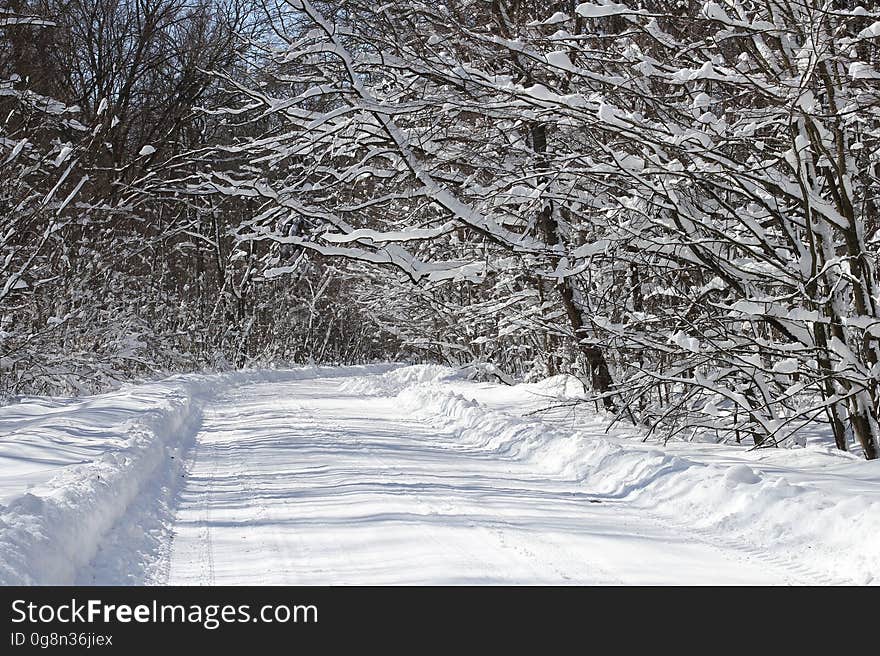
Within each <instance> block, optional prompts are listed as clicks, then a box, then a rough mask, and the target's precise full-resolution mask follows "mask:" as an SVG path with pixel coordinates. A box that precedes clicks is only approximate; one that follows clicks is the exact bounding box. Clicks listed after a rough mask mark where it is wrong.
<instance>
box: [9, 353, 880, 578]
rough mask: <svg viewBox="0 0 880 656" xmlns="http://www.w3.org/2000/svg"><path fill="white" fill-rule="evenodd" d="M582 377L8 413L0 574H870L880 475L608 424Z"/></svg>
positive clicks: (400, 373) (300, 383)
mask: <svg viewBox="0 0 880 656" xmlns="http://www.w3.org/2000/svg"><path fill="white" fill-rule="evenodd" d="M582 395H583V388H582V387H581V385H580V383H579V382H578V381H577V380H576V379H574V378H571V377H557V378H553V379H549V380H547V381H544V382H542V383H538V384H531V385H515V386H503V385H494V384H488V383H478V382H473V381H469V380H467V378H466V376H465V375H464V374H463V373H461V372H456V371H453V370H451V369H448V368H444V367H438V366H414V367H392V366H390V365H389V366H374V367H348V368H303V369H293V370H284V371H251V372H242V373H235V374H221V375H199V376H195V375H193V376H176V377H173V378H170V379H167V380H164V381H160V382H156V383H150V384H144V385H132V386H129V387H127V388H124V389H122V390H120V391H118V392H114V393H110V394H105V395H101V396H95V397H89V398H84V399H45V398H40V399H26V400H23V401H22V402H20V403H18V404H15V405H11V406H7V407H5V408H0V503H2V504H3V505H0V583H4V584H51V583H56V584H65V583H80V584H92V583H94V584H129V583H131V584H139V583H147V584H162V583H172V584H292V585H297V584H420V583H437V584H442V583H447V584H468V583H477V584H482V583H486V584H496V583H514V584H539V583H572V584H586V583H634V584H663V583H669V584H708V583H711V584H725V583H759V584H760V583H766V584H815V583H852V582H856V583H872V582H877V581H880V468H878V466H877V464H876V463H867V462H863V461H861V460H859V459H858V458H856V457H855V456H850V455H848V454H842V453H837V452H834V451H831V450H829V449H827V448H826V447H825V446H823V445H819V446H812V447H811V446H810V445H809V443H808V447H807V448H804V449H786V450H775V449H774V450H766V449H765V450H760V451H750V450H748V449H745V448H735V447H730V446H717V445H708V444H688V443H678V444H672V445H669V446H667V447H665V448H660V447H658V446H657V445H656V444H654V445H652V444H650V443H648V444H644V443H642V442H641V439H640V437H639V435H638V434H636V433H635V432H634V431H632V430H631V431H629V432H627V431H625V430H621V431H618V432H612V433H606V432H605V422H606V418H605V417H602V416H600V415H598V414H596V411H595V409H594V408H593V407H592V406H591V405H588V404H580V405H570V404H567V405H565V406H564V407H560V408H559V409H557V410H555V411H552V412H549V413H540V414H538V415H534V414H531V413H532V411H534V410H538V409H540V408H543V407H546V406H548V405H552V404H554V403H558V402H559V401H566V400H569V401H572V400H577V399H578V398H580V397H581V396H582Z"/></svg>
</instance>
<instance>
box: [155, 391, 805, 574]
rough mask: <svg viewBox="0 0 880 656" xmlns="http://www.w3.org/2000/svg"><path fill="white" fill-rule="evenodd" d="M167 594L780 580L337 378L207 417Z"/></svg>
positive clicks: (192, 462)
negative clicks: (268, 588)
mask: <svg viewBox="0 0 880 656" xmlns="http://www.w3.org/2000/svg"><path fill="white" fill-rule="evenodd" d="M167 582H168V583H171V584H291V585H302V584H506V583H509V584H553V583H563V584H569V583H571V584H590V583H597V584H598V583H637V584H700V583H712V584H724V583H754V584H770V583H786V582H791V580H790V578H789V577H788V575H787V574H786V573H785V571H784V570H781V569H780V568H779V567H776V566H773V565H772V564H766V563H763V562H762V561H761V560H760V559H757V558H747V557H743V555H742V554H741V553H739V552H736V551H733V550H725V549H723V548H720V547H719V546H717V545H714V544H708V543H706V542H704V541H701V540H700V539H698V538H696V537H695V535H694V534H691V533H689V532H687V531H682V530H681V529H680V528H673V527H672V526H671V525H670V524H669V523H667V522H664V521H661V520H658V519H656V518H655V517H653V516H651V515H650V514H648V513H647V512H646V511H645V510H644V509H643V508H639V507H636V506H634V505H632V504H631V503H630V502H629V501H628V500H627V499H626V498H625V497H623V498H622V497H620V496H618V495H609V494H605V495H603V494H599V493H593V492H591V490H590V485H589V481H587V482H586V483H584V482H583V481H575V480H572V479H571V478H570V477H569V478H567V477H566V476H564V475H562V474H561V473H558V474H547V473H542V472H539V471H535V468H534V467H533V466H532V465H531V464H530V463H529V461H527V460H523V459H519V458H516V457H513V456H505V455H504V454H503V453H499V452H498V450H497V449H496V450H493V449H487V448H485V447H484V446H479V445H473V444H469V443H463V442H462V441H461V440H460V436H458V435H456V434H455V433H454V432H453V431H451V430H450V429H449V427H448V425H447V424H444V423H443V422H442V421H432V420H431V419H430V418H429V417H426V416H415V415H414V413H413V412H412V409H411V408H408V407H406V406H404V405H402V404H401V402H400V400H399V399H398V398H396V397H394V396H386V397H383V396H364V395H361V394H358V393H356V392H352V391H346V385H345V384H344V381H341V380H340V379H339V378H323V379H315V380H298V381H292V382H272V383H259V384H250V385H245V386H241V387H238V388H234V389H232V390H229V391H228V392H226V394H225V395H224V396H222V397H221V398H219V399H217V400H215V401H214V402H213V403H211V404H209V405H207V406H206V407H205V408H204V411H203V420H202V425H201V430H200V431H199V433H198V434H197V436H196V440H195V444H194V446H193V447H192V449H191V451H190V454H189V463H188V474H187V480H186V482H185V484H184V486H183V489H182V491H181V494H180V498H179V505H178V509H177V512H176V518H175V522H174V526H173V540H172V542H171V556H170V567H169V574H168V581H167Z"/></svg>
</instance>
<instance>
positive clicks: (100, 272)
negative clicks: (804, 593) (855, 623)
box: [0, 0, 880, 458]
mask: <svg viewBox="0 0 880 656" xmlns="http://www.w3.org/2000/svg"><path fill="white" fill-rule="evenodd" d="M55 4H57V7H56V6H53V3H52V2H49V1H48V0H43V1H42V2H37V1H36V0H35V1H33V2H24V1H23V2H21V3H19V5H20V6H16V7H12V10H13V12H14V13H9V12H7V14H6V16H7V18H5V19H3V20H5V22H4V24H3V26H2V29H3V48H4V49H5V50H4V52H3V60H2V61H3V69H2V71H0V76H2V79H3V80H4V82H3V85H4V86H3V89H4V91H3V92H2V95H0V103H2V104H3V115H4V117H8V118H6V123H5V124H4V128H3V130H4V131H3V135H2V137H3V141H2V143H0V148H2V149H3V150H2V153H0V159H2V161H4V163H3V164H2V167H3V171H2V172H0V176H2V180H0V184H2V194H3V196H2V200H0V203H3V205H4V207H9V208H10V210H9V211H8V212H4V213H3V219H2V220H3V227H2V228H3V229H2V236H0V238H2V239H3V240H4V241H3V242H2V243H0V247H2V248H3V255H4V258H5V259H4V260H3V261H4V265H3V266H4V269H3V274H4V276H6V280H7V282H6V285H5V287H4V292H3V297H2V298H0V304H2V305H0V308H2V311H3V313H4V314H3V321H4V327H3V330H4V333H3V341H2V342H0V348H2V356H3V361H2V368H3V374H2V375H3V376H4V379H5V380H7V381H12V383H9V382H8V383H6V385H5V389H7V390H16V389H28V390H30V389H38V388H39V387H38V386H39V385H49V384H50V383H48V382H46V381H56V382H57V380H58V379H59V378H58V371H59V370H60V369H63V368H65V367H67V368H70V369H75V368H76V367H80V369H78V370H77V371H76V372H74V373H76V374H77V375H76V376H74V377H72V378H71V379H72V380H73V379H75V380H82V379H83V376H82V375H81V374H82V371H85V370H88V371H90V372H96V371H99V370H102V367H116V368H119V369H121V370H130V369H131V368H132V367H133V365H135V364H137V365H139V366H142V367H158V366H164V367H175V366H178V367H179V366H195V365H197V364H203V363H209V362H216V361H218V359H220V360H222V361H224V362H227V363H231V364H235V365H241V364H245V363H247V362H250V361H252V360H253V359H255V358H265V359H266V360H272V359H292V360H296V359H299V360H305V359H308V358H313V359H316V360H318V359H320V360H326V361H357V360H365V359H370V358H393V357H399V356H400V354H401V353H405V354H409V355H408V357H425V358H430V359H433V360H439V361H442V362H447V363H452V364H477V365H479V366H480V367H481V368H482V369H483V370H484V371H487V372H489V373H491V374H493V375H495V376H497V377H498V378H500V379H501V380H505V381H509V380H513V379H516V378H536V377H541V376H546V375H552V374H556V373H571V374H575V375H578V376H580V377H581V378H582V379H583V380H584V381H585V382H586V384H587V386H588V387H589V388H590V389H592V391H593V393H594V396H595V400H596V403H597V405H598V404H601V405H602V406H603V407H604V409H605V411H607V412H608V413H609V416H610V417H611V418H612V419H613V420H620V421H628V422H633V423H635V424H638V425H641V426H644V427H646V429H647V430H648V431H649V432H650V433H652V434H655V435H658V436H661V437H663V438H669V437H672V436H677V437H684V438H686V439H691V438H700V439H705V438H707V437H708V438H710V439H717V440H725V441H736V442H746V443H749V444H756V445H772V444H778V443H783V444H784V443H790V442H793V441H798V440H800V439H801V437H800V435H802V434H803V433H802V429H803V428H804V427H806V426H818V427H821V426H824V427H825V428H826V429H827V430H828V431H829V433H830V434H831V435H833V437H834V440H835V442H836V444H837V446H838V447H839V448H841V449H848V448H853V447H855V448H857V449H858V450H860V451H861V452H863V453H864V454H865V456H866V457H868V458H876V457H877V455H878V437H880V422H878V416H880V388H878V378H880V362H878V357H880V344H878V339H880V315H878V307H877V306H878V302H880V296H878V287H877V281H876V265H877V247H876V243H877V229H878V174H880V161H878V159H880V156H878V149H880V117H878V107H880V104H878V92H880V8H878V7H877V6H875V3H861V4H859V3H853V2H846V1H843V0H838V1H820V0H815V1H814V0H770V1H763V2H751V1H748V0H742V1H733V0H724V1H719V2H687V1H683V0H641V1H639V2H622V3H618V2H610V1H607V0H595V1H593V2H572V1H570V0H568V1H560V2H552V1H551V2H548V1H546V0H544V1H538V0H437V1H432V2H419V1H416V0H399V1H397V2H394V3H386V4H384V5H381V6H379V5H378V4H377V3H374V2H367V1H366V0H335V1H326V2H322V1H318V0H314V1H313V2H310V1H308V0H276V1H274V2H266V1H264V2H259V3H258V2H247V3H246V2H245V0H236V1H234V2H233V0H228V1H226V2H223V1H220V0H216V1H212V2H209V1H208V0H204V1H203V2H196V1H194V0H79V1H78V2H61V0H58V1H57V3H55ZM150 11H153V12H154V13H155V18H154V19H152V22H151V21H146V20H143V19H141V18H140V17H142V16H146V15H148V14H149V12H150ZM65 12H66V13H65ZM112 12H117V13H113V14H112V16H113V17H114V18H113V19H112V20H107V19H106V17H105V18H101V17H102V16H109V15H111V13H112ZM27 17H30V18H27ZM126 17H127V18H126ZM163 17H164V18H163ZM50 19H51V20H54V21H56V23H57V26H54V27H53V26H47V25H45V24H41V23H42V22H45V21H47V20H50ZM126 20H128V21H129V23H128V25H129V27H128V28H123V27H122V26H124V25H125V24H126V22H125V21H126ZM27 21H31V22H30V23H28V22H27ZM87 25H93V26H94V27H93V28H89V29H86V28H85V26H87ZM62 26H63V27H62ZM108 26H112V28H108ZM107 29H109V30H110V31H109V32H108V33H107V34H106V35H105V36H102V38H100V39H97V38H96V35H97V34H104V32H102V30H107ZM22 35H23V36H22ZM114 35H115V36H114ZM111 37H112V38H117V39H119V42H118V44H117V45H115V46H112V45H107V44H108V43H110V42H112V38H111ZM99 44H100V45H99ZM123 44H125V45H123ZM100 48H106V50H107V54H106V55H101V56H97V53H98V52H99V50H100ZM49 53H51V56H49ZM87 54H89V55H91V56H86V55H87ZM120 57H121V58H122V59H120ZM110 61H112V62H113V63H108V62H110ZM29 67H30V68H29ZM102 67H106V68H107V70H106V71H102ZM16 76H17V77H16ZM74 105H75V106H76V107H75V108H74V107H73V106H74ZM25 138H26V139H27V141H26V142H24V143H25V145H23V146H22V145H20V144H21V143H22V139H25ZM16 149H17V150H16ZM13 153H14V154H13ZM82 180H85V182H81V181H82ZM53 190H54V191H53ZM135 345H140V346H137V347H136V346H135ZM126 349H128V350H126ZM40 367H42V369H40ZM134 368H135V369H136V368H137V367H134ZM90 375H91V374H90ZM16 385H18V386H19V387H18V388H17V387H15V386H16ZM22 385H24V386H25V387H23V388H22V387H21V386H22Z"/></svg>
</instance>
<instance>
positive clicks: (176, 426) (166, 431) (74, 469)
mask: <svg viewBox="0 0 880 656" xmlns="http://www.w3.org/2000/svg"><path fill="white" fill-rule="evenodd" d="M389 368H390V366H387V365H382V366H372V367H343V368H328V367H313V368H303V369H292V370H278V371H245V372H234V373H228V374H219V375H181V376H174V377H172V378H169V379H166V380H163V381H160V382H156V383H148V384H144V385H129V386H125V387H123V388H122V389H120V390H119V391H117V392H112V393H110V394H103V395H100V396H96V397H90V398H86V399H84V400H77V401H76V402H69V403H67V402H62V401H59V402H57V403H52V402H49V401H44V402H43V403H42V406H43V407H44V408H45V409H48V410H49V411H48V412H43V413H42V414H40V413H36V412H35V411H34V410H33V408H32V407H30V408H27V407H26V408H25V409H23V410H22V409H17V408H16V407H15V406H8V407H7V408H4V409H3V412H2V413H0V426H2V428H3V435H2V441H3V444H4V446H6V447H10V448H11V449H12V450H13V451H14V449H15V446H16V437H17V436H20V435H22V434H23V432H24V431H27V433H28V435H27V437H28V442H29V443H28V453H30V452H39V453H41V457H42V455H43V452H42V451H40V450H39V447H40V446H41V445H40V444H39V443H35V441H36V440H37V439H38V438H39V440H42V441H43V442H44V443H45V445H46V448H45V449H44V450H43V451H50V450H52V449H54V450H55V451H63V450H64V447H65V446H66V445H71V444H75V443H77V441H78V440H79V441H80V442H81V441H82V438H81V436H80V435H79V433H80V432H82V431H83V430H84V428H83V427H87V429H88V448H89V450H90V451H92V452H94V453H95V454H96V455H95V456H94V457H92V458H91V459H89V460H88V461H87V462H82V463H80V464H65V465H63V466H57V467H55V468H51V467H49V468H47V469H45V470H44V471H45V472H48V474H45V475H46V476H47V480H42V481H37V482H36V483H35V484H34V485H33V487H32V488H31V489H30V490H29V491H27V492H24V493H23V494H18V495H17V496H13V497H12V498H11V500H9V501H8V503H7V504H6V505H0V584H2V585H41V584H55V585H59V584H71V583H73V582H74V581H76V580H77V575H78V573H79V572H80V570H82V569H83V568H85V567H86V566H87V565H88V564H89V563H90V561H91V560H92V559H93V558H94V556H95V554H96V553H97V551H98V549H99V547H100V545H101V544H102V541H103V540H104V537H105V536H106V535H107V533H108V532H109V531H111V529H112V528H113V527H114V525H116V524H117V523H118V522H120V521H121V520H123V519H124V518H125V516H126V513H127V512H128V509H129V507H130V506H131V505H132V504H133V503H134V502H135V500H136V499H138V497H139V495H141V494H148V495H153V496H155V497H156V499H155V502H156V503H162V502H170V500H171V498H172V497H173V496H174V494H175V492H176V490H175V485H174V481H175V480H179V470H180V468H181V466H182V465H181V463H182V460H183V455H184V454H185V452H186V450H187V449H188V447H189V446H190V445H191V443H192V441H193V439H194V437H195V435H196V433H197V431H198V428H199V425H200V423H201V408H202V406H203V404H204V403H205V402H206V401H207V400H208V399H210V398H212V397H214V396H215V395H217V394H218V393H219V392H221V391H222V390H224V389H228V388H230V387H232V386H236V385H240V384H243V383H249V382H272V381H283V380H297V379H308V378H317V377H332V376H351V375H352V374H355V375H357V374H377V373H382V372H385V371H387V370H388V369H389ZM33 405H34V404H33V402H30V403H29V404H25V406H33ZM17 427H18V428H19V429H20V430H17ZM21 441H22V443H24V442H25V440H24V439H22V440H21ZM8 451H9V449H7V454H6V455H5V456H4V467H6V468H11V467H14V465H9V464H5V463H11V462H13V463H14V462H15V461H16V460H15V458H14V455H15V454H14V453H12V454H10V453H8ZM83 452H84V451H82V450H80V451H77V453H78V454H81V453H83ZM28 453H22V454H19V456H20V458H19V460H21V461H23V462H24V461H27V460H28V457H27V456H28ZM43 460H45V458H43ZM13 473H14V472H13ZM4 480H7V481H13V480H15V476H6V477H5V478H4Z"/></svg>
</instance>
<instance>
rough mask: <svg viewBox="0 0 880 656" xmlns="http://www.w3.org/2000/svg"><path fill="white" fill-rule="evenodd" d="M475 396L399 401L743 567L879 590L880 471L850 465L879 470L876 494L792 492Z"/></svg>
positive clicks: (754, 476)
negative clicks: (749, 561)
mask: <svg viewBox="0 0 880 656" xmlns="http://www.w3.org/2000/svg"><path fill="white" fill-rule="evenodd" d="M540 387H543V388H544V389H546V390H547V391H548V392H550V391H554V390H555V391H557V392H562V393H563V396H569V395H571V396H575V395H576V392H577V390H576V388H575V387H572V386H571V384H570V383H566V382H565V381H560V380H552V381H548V382H547V383H544V384H543V385H539V388H540ZM466 389H467V388H466V386H463V385H457V386H455V387H454V388H452V389H450V387H449V386H444V385H442V384H437V383H427V384H424V383H423V384H421V385H418V386H414V387H410V388H407V389H404V390H402V391H401V392H400V394H399V397H398V398H399V399H400V400H401V403H404V404H406V405H407V407H408V408H409V409H410V410H411V411H412V412H413V414H414V415H416V416H418V417H419V418H420V419H422V420H424V421H429V422H435V423H438V424H439V425H438V428H439V429H441V430H445V431H449V432H451V433H453V434H456V435H457V436H458V437H459V439H460V440H461V443H462V444H463V445H467V446H468V447H478V448H481V449H486V450H487V451H490V452H492V453H493V455H496V456H498V457H508V458H515V459H518V460H527V461H529V462H530V464H531V465H533V466H534V469H535V471H536V472H541V473H543V474H545V475H547V476H551V477H558V478H560V479H564V480H576V481H579V482H581V483H582V484H583V485H584V487H585V488H586V489H587V491H588V492H589V493H590V494H591V495H594V496H595V497H596V498H597V499H599V500H605V501H606V502H609V503H612V502H614V501H615V500H624V499H625V500H626V501H627V502H628V503H631V504H637V505H638V506H640V507H642V508H644V509H645V510H646V512H649V513H650V514H652V515H655V516H657V517H659V518H661V520H662V521H663V522H664V523H671V524H673V525H678V526H680V527H681V528H682V530H683V531H685V532H687V533H690V534H692V535H695V536H696V537H697V538H698V539H701V540H704V541H706V542H715V543H717V544H719V546H721V545H722V544H723V546H725V547H733V548H735V549H737V550H739V551H740V552H741V553H742V554H743V557H744V558H756V559H766V560H768V561H770V562H778V563H784V564H785V565H787V566H788V567H795V568H800V569H801V570H803V571H805V572H810V577H809V578H810V579H811V580H817V581H821V580H827V582H831V583H833V582H857V583H871V582H874V583H878V582H880V471H878V470H877V468H876V467H873V465H874V464H875V463H864V462H863V463H850V465H849V466H850V467H852V466H857V467H858V466H861V467H862V468H863V469H865V470H866V471H867V469H868V468H871V472H870V473H868V474H867V476H868V477H869V478H870V476H871V474H873V476H874V477H876V481H875V482H876V483H877V484H876V485H875V486H873V487H872V486H867V487H864V486H863V487H862V488H861V489H855V488H850V487H847V486H845V485H842V486H841V485H838V486H833V487H831V488H829V486H827V485H826V486H820V485H818V484H816V485H814V484H810V483H792V482H790V480H789V479H790V478H791V477H788V476H786V475H779V474H774V473H769V472H764V471H760V470H756V468H753V467H751V466H749V465H747V464H742V463H739V464H733V465H729V466H721V465H716V464H706V463H701V462H698V461H695V460H692V459H690V458H688V457H682V456H680V455H674V454H671V453H668V452H664V451H661V450H659V449H648V448H645V447H643V446H642V445H639V446H640V447H641V448H636V447H635V446H634V445H631V446H628V445H627V444H626V443H625V441H622V440H619V439H615V438H613V437H607V436H604V435H602V433H601V430H596V428H597V427H598V424H596V425H595V426H592V427H591V428H592V430H588V431H577V430H575V431H568V430H564V429H560V428H559V427H556V426H553V425H551V424H549V423H547V422H545V421H542V420H540V419H533V418H524V417H520V416H515V415H512V414H509V413H506V412H501V411H495V410H490V409H489V408H487V407H485V406H482V405H481V404H479V403H477V402H476V401H475V400H473V399H470V398H467V397H466V396H463V395H462V394H461V393H458V392H460V391H462V390H465V393H467V392H466ZM512 393H514V394H515V392H512ZM847 462H848V461H847ZM866 471H865V472H862V473H863V474H865V473H866ZM804 478H805V477H803V476H802V477H801V479H804ZM806 478H807V479H808V478H809V476H807V477H806ZM817 478H818V476H817ZM863 482H864V481H863ZM811 570H812V571H811ZM818 573H827V575H823V574H818Z"/></svg>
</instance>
